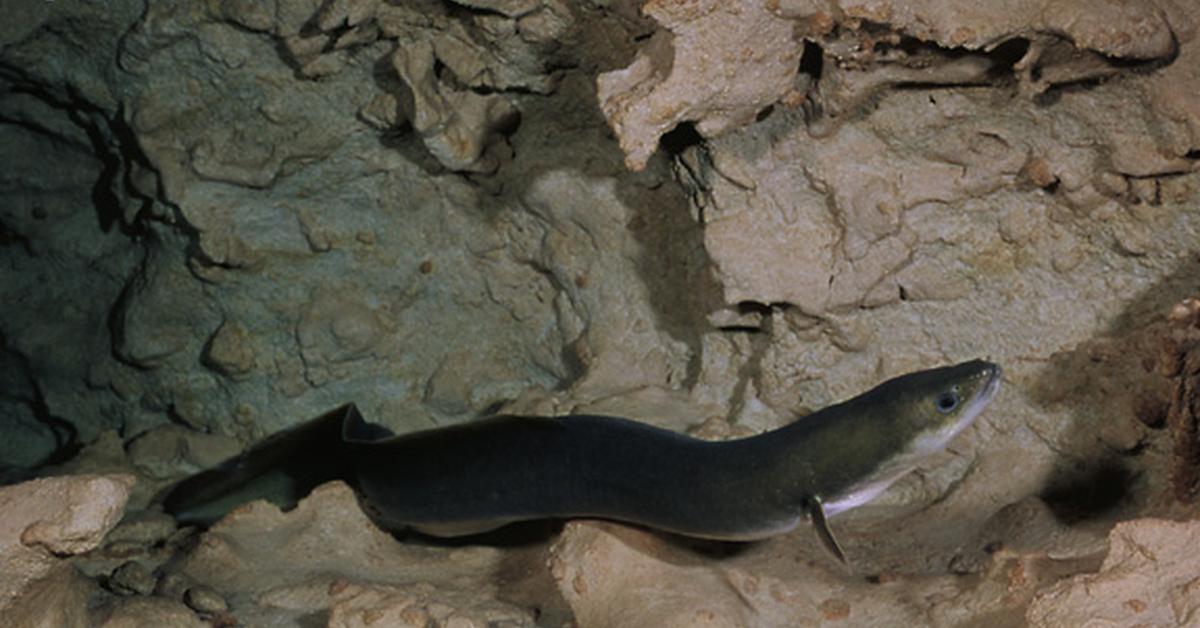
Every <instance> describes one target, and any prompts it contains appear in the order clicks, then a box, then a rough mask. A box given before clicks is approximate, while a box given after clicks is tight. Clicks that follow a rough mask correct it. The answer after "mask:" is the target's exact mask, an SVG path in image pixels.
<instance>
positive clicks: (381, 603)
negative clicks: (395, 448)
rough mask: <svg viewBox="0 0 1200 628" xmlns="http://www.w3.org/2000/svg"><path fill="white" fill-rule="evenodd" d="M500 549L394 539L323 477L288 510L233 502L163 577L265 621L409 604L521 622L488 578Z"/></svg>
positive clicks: (403, 613) (349, 614) (473, 618)
mask: <svg viewBox="0 0 1200 628" xmlns="http://www.w3.org/2000/svg"><path fill="white" fill-rule="evenodd" d="M501 558H502V555H501V554H500V553H499V552H498V551H496V550H495V549H491V548H486V547H477V548H463V549H455V548H437V547H429V548H423V547H419V546H414V545H405V544H401V543H398V542H396V540H395V539H394V538H393V537H392V536H391V535H389V534H387V533H385V532H383V531H381V530H379V529H378V528H376V527H375V526H374V525H373V524H371V523H370V521H369V520H368V519H367V518H366V515H364V514H363V513H362V510H361V509H360V508H359V507H358V503H357V501H356V500H355V497H354V494H353V492H352V491H351V490H350V489H349V487H347V486H346V485H345V484H343V483H341V482H331V483H329V484H325V485H322V486H320V487H318V488H317V489H316V490H315V491H313V493H312V495H310V496H309V497H308V498H306V499H304V500H301V502H300V503H299V504H298V505H297V506H296V508H295V509H294V510H292V511H290V512H287V513H283V512H280V511H279V509H278V508H275V507H274V506H272V505H270V504H267V503H266V502H262V501H259V502H254V503H251V504H248V505H246V506H243V507H241V508H239V509H237V510H234V511H233V512H231V513H230V514H229V515H228V516H226V517H225V518H224V519H222V520H221V521H220V522H218V523H217V524H215V525H214V526H213V527H212V528H211V529H210V530H209V531H208V532H205V533H203V534H202V535H201V537H200V539H199V544H198V546H197V547H196V548H195V550H193V551H192V552H191V553H189V554H188V555H186V556H184V557H183V558H182V560H180V561H177V562H176V563H174V564H173V565H171V566H170V567H169V568H168V569H167V575H165V576H164V578H163V580H164V581H166V580H167V579H168V578H170V579H172V582H177V583H178V584H174V585H173V587H172V588H174V589H176V590H177V589H178V587H179V586H182V584H183V583H185V582H186V583H189V584H188V585H187V587H188V588H187V589H186V590H185V593H184V599H185V600H190V601H188V602H187V603H188V605H189V606H192V608H195V609H196V610H200V608H198V607H197V604H200V605H202V606H205V610H204V612H206V613H214V614H216V615H220V614H222V613H223V612H224V611H220V610H215V611H214V610H210V609H216V608H217V607H219V606H220V604H219V603H218V602H217V600H219V599H223V600H224V601H225V602H226V603H227V604H228V607H229V609H230V610H229V613H231V614H233V615H234V616H236V615H238V614H239V613H241V612H245V611H247V610H249V609H251V608H253V609H254V610H255V612H256V613H261V614H264V615H258V616H264V617H265V616H270V617H274V618H275V619H274V620H273V621H294V620H295V619H296V618H298V617H300V616H302V615H306V614H311V613H314V612H323V611H329V612H330V613H331V620H330V621H331V623H332V624H334V625H345V626H354V625H363V622H365V621H367V620H368V619H369V618H370V617H375V616H379V615H383V616H387V617H389V618H393V619H395V620H396V621H408V619H404V618H410V616H415V615H413V614H414V613H415V614H417V615H420V616H421V617H424V618H427V619H429V620H430V621H433V622H435V624H436V625H443V624H438V623H437V622H446V625H455V624H454V622H456V621H467V620H468V619H469V621H470V622H472V623H468V624H465V625H480V626H485V625H487V622H488V621H491V620H493V619H495V620H500V619H504V620H505V621H509V620H511V621H513V623H514V624H521V623H524V622H525V621H527V620H528V613H527V611H525V610H523V609H518V608H515V607H514V606H512V605H511V604H508V603H505V602H502V601H500V600H499V599H498V598H497V595H498V594H497V588H498V587H499V586H500V584H501V583H500V582H497V581H495V580H493V579H491V574H494V573H497V570H498V569H500V565H499V563H498V562H497V561H499V560H500V559H501ZM180 576H182V578H180ZM209 593H211V594H212V595H213V596H216V597H212V596H208V594H209ZM164 594H165V592H164ZM249 600H254V602H253V604H254V606H249V604H250V602H249ZM333 618H336V621H335V620H334V619H333ZM456 618H457V619H456ZM264 621H265V620H264ZM399 625H407V624H403V623H402V624H399ZM417 625H423V624H417Z"/></svg>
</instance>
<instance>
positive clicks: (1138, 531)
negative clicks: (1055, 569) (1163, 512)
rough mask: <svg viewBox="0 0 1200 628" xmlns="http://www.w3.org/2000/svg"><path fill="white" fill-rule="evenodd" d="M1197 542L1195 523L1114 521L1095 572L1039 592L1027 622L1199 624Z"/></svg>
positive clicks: (1198, 525) (1198, 532)
mask: <svg viewBox="0 0 1200 628" xmlns="http://www.w3.org/2000/svg"><path fill="white" fill-rule="evenodd" d="M1197 543H1200V523H1198V522H1196V521H1165V520H1161V519H1135V520H1133V521H1125V522H1121V523H1118V524H1117V525H1116V527H1114V528H1113V530H1112V533H1111V534H1110V535H1109V546H1110V547H1109V553H1108V557H1107V558H1105V559H1104V564H1103V565H1101V566H1100V570H1099V571H1098V572H1096V573H1094V574H1084V575H1079V576H1075V577H1073V578H1069V579H1066V580H1063V581H1062V582H1059V583H1057V584H1055V585H1053V586H1051V587H1049V588H1048V589H1047V590H1045V591H1044V592H1042V593H1039V594H1038V595H1037V596H1036V597H1035V598H1034V599H1033V602H1032V603H1031V604H1030V605H1029V610H1028V614H1027V619H1028V621H1029V624H1030V625H1031V626H1069V625H1085V624H1100V623H1106V624H1111V625H1114V626H1122V625H1128V626H1132V625H1140V626H1190V625H1194V624H1195V623H1196V622H1198V621H1200V579H1197V575H1196V547H1197Z"/></svg>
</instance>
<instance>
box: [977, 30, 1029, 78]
mask: <svg viewBox="0 0 1200 628" xmlns="http://www.w3.org/2000/svg"><path fill="white" fill-rule="evenodd" d="M1029 46H1030V41H1029V40H1028V39H1026V38H1024V37H1014V38H1012V39H1009V40H1007V41H1005V42H1003V43H1001V44H1000V45H998V46H996V47H995V48H992V50H991V51H990V52H988V53H987V56H988V59H990V60H991V62H992V67H991V68H989V69H988V72H987V73H988V76H989V77H991V78H992V79H996V80H1003V79H1007V78H1009V77H1011V76H1012V74H1013V71H1014V70H1013V68H1014V67H1015V66H1016V65H1017V62H1019V61H1020V60H1021V59H1023V58H1025V55H1026V53H1028V52H1029Z"/></svg>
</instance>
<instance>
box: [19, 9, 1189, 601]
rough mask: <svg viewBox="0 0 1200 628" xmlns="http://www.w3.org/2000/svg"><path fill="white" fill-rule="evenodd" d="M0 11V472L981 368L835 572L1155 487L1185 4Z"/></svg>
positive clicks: (1185, 146)
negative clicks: (97, 453)
mask: <svg viewBox="0 0 1200 628" xmlns="http://www.w3.org/2000/svg"><path fill="white" fill-rule="evenodd" d="M8 4H9V5H11V7H12V9H13V11H16V13H15V14H19V15H20V18H19V19H15V20H9V21H7V22H6V23H5V25H3V26H0V90H2V91H0V137H3V141H0V162H3V163H4V164H5V167H4V169H3V173H4V176H3V178H2V179H0V185H3V189H4V191H5V198H6V199H7V202H6V203H4V204H3V205H2V206H0V260H2V261H3V263H2V264H0V269H2V270H0V294H2V298H3V301H4V303H6V304H7V306H6V307H4V308H3V309H2V310H0V433H3V434H4V435H5V436H6V438H4V439H0V472H3V474H4V476H5V477H6V478H8V477H11V478H17V477H23V476H25V475H29V474H31V473H35V472H36V471H35V469H36V467H37V466H38V465H39V464H42V463H45V462H61V461H62V460H63V459H65V458H67V457H68V456H69V455H70V454H72V453H74V452H75V451H77V450H78V449H79V448H80V447H83V448H85V449H86V448H87V447H89V446H92V445H93V444H94V443H97V442H100V441H102V440H103V439H105V438H107V439H109V440H107V441H104V442H107V443H110V444H111V443H112V442H114V440H115V442H117V443H119V444H120V446H121V447H122V448H124V450H126V451H128V452H129V453H130V455H131V456H133V458H134V459H135V461H136V462H137V463H138V465H137V468H138V469H139V470H140V471H141V472H143V473H146V474H148V475H150V476H153V477H155V478H158V479H163V478H166V477H170V476H173V475H178V474H180V473H184V472H188V471H193V470H196V469H197V468H200V467H202V466H205V465H206V464H210V463H211V462H214V461H215V460H216V459H219V458H220V455H217V454H218V453H224V454H228V453H232V452H234V451H236V450H237V449H238V448H240V447H241V446H243V445H244V444H247V443H249V442H253V441H254V440H256V439H259V438H261V437H262V436H265V435H267V434H270V433H273V432H276V431H278V430H280V429H282V428H284V427H287V426H290V425H294V424H296V423H298V422H300V421H303V420H305V419H307V418H310V417H312V416H315V415H317V414H320V413H322V412H324V411H325V410H328V409H329V408H331V407H334V406H336V405H340V404H342V403H344V402H347V401H354V402H356V403H357V404H358V405H359V407H360V408H362V410H363V412H364V414H365V415H366V416H367V417H368V418H369V419H371V420H373V421H377V422H380V423H384V424H386V425H388V426H389V427H391V428H393V429H395V430H397V431H408V430H413V429H418V428H422V427H427V426H431V425H445V424H451V423H456V422H462V421H467V420H470V419H472V418H475V417H478V416H482V415H486V414H489V413H492V412H495V411H497V410H504V411H511V412H532V413H539V414H562V413H568V412H572V411H595V412H611V413H616V414H622V415H626V416H632V417H635V418H638V419H641V420H646V421H649V422H653V423H657V424H660V425H666V426H669V427H672V428H675V429H685V428H689V427H690V428H694V427H696V426H698V425H700V424H704V427H703V430H705V431H706V432H705V433H709V434H713V435H719V436H725V435H730V434H741V433H751V432H754V431H758V430H762V429H767V428H770V427H774V426H777V425H779V424H782V423H784V422H786V421H789V420H791V419H793V418H794V417H796V416H797V415H800V414H802V413H804V412H805V411H807V410H812V409H816V408H820V407H822V406H824V405H826V404H828V403H830V402H833V401H836V400H838V399H843V398H846V397H849V396H851V395H854V394H856V393H857V392H860V391H862V390H865V389H867V388H868V387H870V386H872V385H873V384H875V383H877V382H878V381H880V380H882V379H884V378H887V377H890V376H893V375H897V374H900V373H902V372H906V371H909V370H914V369H918V368H923V367H928V366H933V365H936V364H940V363H946V362H952V361H958V360H964V359H970V358H974V357H987V358H989V359H992V360H994V361H997V362H999V363H1000V364H1002V365H1003V366H1004V367H1005V369H1006V373H1007V376H1006V379H1005V391H1004V393H1003V394H1002V395H1001V397H1000V398H999V399H997V401H996V402H995V403H994V404H993V407H992V409H991V410H990V411H989V413H988V414H987V416H986V417H985V419H984V420H983V421H982V422H981V425H980V427H979V428H978V429H977V430H976V431H975V432H974V433H973V434H972V435H971V437H969V439H968V440H967V441H966V442H967V444H966V445H963V446H959V447H956V448H954V451H953V454H952V455H951V456H949V457H948V458H947V459H946V460H942V461H940V464H939V465H938V466H937V467H936V468H931V469H929V470H928V471H927V472H925V473H921V474H918V475H915V476H913V477H910V478H908V479H906V480H905V481H903V482H901V483H900V484H899V485H898V486H897V487H896V488H895V489H894V490H892V491H890V492H889V493H888V494H887V495H885V496H884V497H883V498H882V499H881V501H880V503H879V507H880V509H881V510H878V511H872V510H871V509H864V510H865V512H864V513H862V514H861V516H860V515H859V514H858V513H851V514H850V515H849V516H848V517H849V519H848V521H849V522H850V523H849V524H848V527H849V529H850V532H848V533H846V537H847V538H846V539H845V542H846V543H847V545H848V547H849V549H850V551H851V552H852V553H857V554H858V555H859V556H860V557H861V556H868V557H866V558H862V559H861V560H862V561H864V562H862V563H860V564H861V565H862V566H863V568H864V569H868V570H874V571H876V572H880V571H887V570H889V569H904V570H908V571H915V572H920V573H943V572H945V571H946V570H948V569H951V570H958V571H961V572H970V573H978V572H981V571H984V570H985V569H986V568H987V565H988V564H989V563H988V560H989V558H988V556H987V553H986V552H985V551H984V548H986V547H988V546H989V543H991V542H992V541H994V540H995V539H994V538H992V537H994V536H996V535H1000V536H1003V535H1010V536H1011V535H1014V534H1016V532H1014V531H1015V530H1017V529H1018V528H1020V525H1019V522H1016V523H1014V521H1012V520H1011V519H1012V517H1013V515H1012V513H1013V511H1012V510H1011V508H1013V507H1016V506H1019V505H1021V504H1025V505H1028V500H1030V499H1036V500H1037V501H1038V503H1040V504H1045V505H1046V507H1048V508H1049V509H1050V510H1051V511H1053V513H1054V514H1055V515H1056V516H1058V517H1059V518H1060V519H1061V518H1063V517H1065V518H1066V520H1072V519H1071V518H1072V517H1075V518H1076V519H1074V520H1079V518H1083V519H1087V518H1088V517H1093V516H1101V515H1104V516H1117V515H1114V513H1124V515H1131V514H1133V513H1138V512H1144V511H1147V510H1149V509H1153V508H1156V507H1159V506H1161V505H1162V500H1163V498H1162V496H1163V495H1164V494H1166V492H1167V491H1168V490H1169V488H1167V481H1166V480H1165V479H1164V478H1166V469H1167V468H1168V466H1169V465H1170V460H1171V453H1170V446H1169V444H1167V441H1166V439H1165V437H1164V436H1163V435H1162V434H1161V433H1160V432H1158V431H1156V430H1155V428H1154V427H1151V426H1152V425H1154V424H1155V421H1153V420H1146V417H1145V416H1144V415H1145V412H1142V413H1141V414H1140V415H1139V411H1140V410H1145V409H1146V408H1150V409H1151V410H1148V411H1147V412H1150V413H1151V414H1153V413H1154V412H1156V410H1154V409H1155V408H1160V407H1162V406H1163V405H1164V404H1166V403H1167V395H1168V388H1169V386H1168V382H1167V381H1166V380H1165V379H1164V378H1163V377H1162V376H1160V375H1159V374H1158V373H1157V372H1156V370H1155V367H1156V360H1157V356H1158V338H1159V335H1160V333H1161V330H1162V326H1163V325H1164V324H1165V318H1164V317H1165V315H1166V312H1167V311H1169V309H1170V308H1171V306H1172V305H1174V304H1176V303H1178V302H1179V301H1181V300H1182V299H1184V298H1186V297H1189V296H1194V295H1195V293H1196V292H1197V289H1198V287H1200V286H1198V284H1200V281H1198V280H1197V277H1200V273H1198V272H1197V271H1200V268H1198V267H1200V262H1198V261H1197V260H1198V257H1197V255H1198V254H1200V213H1198V212H1197V211H1196V207H1197V202H1198V200H1200V191H1198V183H1200V175H1197V168H1198V166H1197V164H1198V163H1200V100H1198V99H1197V98H1196V97H1195V94H1197V93H1200V45H1198V44H1197V42H1196V29H1197V23H1198V22H1197V20H1200V14H1197V12H1196V11H1195V9H1194V7H1192V6H1191V5H1188V4H1185V3H1176V2H1171V1H1170V0H1161V1H1158V2H1153V3H1143V4H1136V5H1135V4H1129V3H1122V2H1101V3H1077V2H1068V1H1065V0H1057V1H1055V0H1046V1H1045V2H1034V3H1029V2H1022V3H1016V2H1013V3H992V4H989V5H988V6H986V7H976V6H971V7H967V6H965V5H960V4H958V3H946V2H938V1H934V0H929V1H921V0H910V1H906V2H901V1H892V2H887V1H883V0H864V1H842V2H806V1H803V0H787V1H779V2H761V3H760V2H741V3H725V2H717V1H713V0H710V1H700V2H691V3H669V2H655V1H650V2H647V3H645V4H644V5H639V4H638V3H635V2H626V1H613V2H600V1H568V0H471V1H456V2H441V1H433V0H423V1H418V2H402V3H399V2H398V3H392V2H386V1H383V0H359V1H354V0H332V1H325V2H322V1H318V0H275V1H273V2H266V3H251V2H239V1H235V0H226V1H218V0H211V1H207V2H201V1H184V0H180V1H173V2H148V3H139V2H134V1H120V2H111V3H105V4H104V5H99V4H96V3H91V2H83V1H68V0H60V1H56V2H41V1H34V0H29V1H24V2H11V3H8ZM1138 419H1142V420H1138ZM197 435H205V436H206V437H211V438H214V439H223V440H219V443H218V444H217V445H212V446H209V447H208V449H205V448H204V447H201V446H200V445H199V444H198V443H199V442H200V441H197V440H196V438H197V437H198V436H197ZM139 442H140V443H142V446H141V447H139V445H138V443H139ZM205 442H208V443H210V445H211V442H212V441H205ZM1099 485H1114V486H1116V488H1115V489H1114V491H1110V492H1111V493H1112V494H1111V495H1109V494H1108V493H1105V494H1104V495H1101V497H1100V498H1097V499H1094V500H1093V499H1089V498H1086V497H1085V498H1084V499H1082V500H1080V499H1079V498H1078V495H1079V494H1081V493H1082V494H1084V495H1085V496H1086V495H1090V493H1089V491H1095V490H1098V488H1097V487H1098V486H1099ZM950 488H956V489H957V490H955V491H954V492H953V493H949V495H950V497H949V498H946V497H945V496H946V495H947V494H948V493H947V491H948V490H949V489H950ZM1101 488H1102V487H1101ZM1110 498H1111V499H1110ZM943 500H944V501H943ZM135 501H136V500H135ZM931 504H933V505H934V507H933V508H932V509H931V510H929V511H926V512H921V513H919V511H921V510H922V509H924V508H925V507H927V506H930V505H931ZM1006 509H1009V510H1006ZM880 512H883V513H885V514H886V516H880V515H879V513H880ZM1039 512H1040V511H1039ZM918 514H919V516H918ZM897 516H899V517H901V518H902V521H904V522H905V523H906V525H905V535H904V536H905V538H906V539H908V540H906V541H900V542H893V543H880V542H878V541H875V540H873V539H874V538H876V537H877V536H878V534H879V533H880V532H881V531H883V530H889V529H892V527H894V526H895V525H896V524H895V520H896V517H897ZM905 517H907V519H904V518H905ZM949 521H952V522H954V525H953V526H952V528H951V529H950V530H949V531H947V530H946V525H947V522H949ZM1047 525H1049V524H1047ZM989 535H991V536H989ZM1097 535H1099V536H1097ZM1017 536H1020V535H1017ZM1022 538H1024V537H1022ZM1102 538H1103V530H1101V531H1100V532H1096V531H1095V530H1092V531H1089V532H1088V533H1087V534H1085V535H1083V536H1081V537H1079V539H1077V542H1072V543H1065V545H1064V546H1065V547H1067V548H1068V549H1064V550H1062V553H1063V555H1068V556H1076V557H1078V556H1085V555H1090V554H1089V553H1090V552H1094V551H1095V547H1096V546H1095V541H1096V539H1102ZM915 539H924V540H923V541H922V542H923V543H924V545H922V546H921V547H922V551H921V552H919V553H917V554H914V552H913V551H912V547H913V545H911V544H910V543H909V541H912V542H913V543H916V542H917V541H916V540H915ZM930 539H932V540H930ZM1011 540H1012V539H1010V541H1011ZM1020 542H1023V541H1021V540H1020V539H1017V544H1018V545H1019V544H1020ZM1030 542H1031V543H1032V541H1030ZM1072 548H1073V549H1072ZM1022 599H1024V600H1026V601H1027V599H1028V598H1027V597H1026V598H1022ZM993 610H994V609H993Z"/></svg>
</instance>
